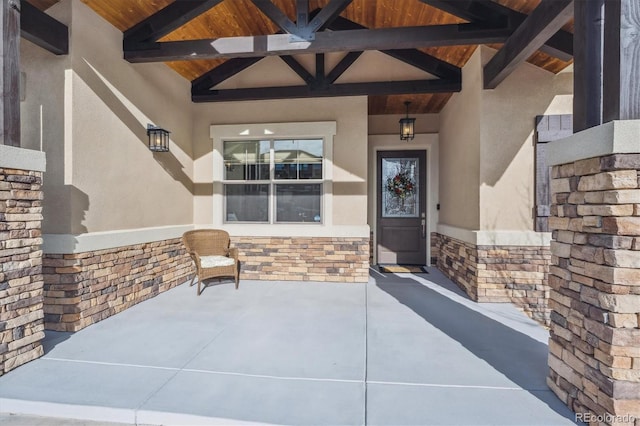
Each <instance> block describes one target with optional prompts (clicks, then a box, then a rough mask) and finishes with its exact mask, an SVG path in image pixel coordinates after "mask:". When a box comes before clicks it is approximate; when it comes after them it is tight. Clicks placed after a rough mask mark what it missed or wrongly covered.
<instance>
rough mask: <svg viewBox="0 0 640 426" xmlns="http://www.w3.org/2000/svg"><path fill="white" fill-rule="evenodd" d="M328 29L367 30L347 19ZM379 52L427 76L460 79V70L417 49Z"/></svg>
mask: <svg viewBox="0 0 640 426" xmlns="http://www.w3.org/2000/svg"><path fill="white" fill-rule="evenodd" d="M329 29H330V30H332V31H348V30H362V29H367V27H365V26H362V25H360V24H358V23H356V22H353V21H350V20H349V19H346V18H342V17H338V18H336V19H335V21H334V22H333V23H332V24H331V25H330V26H329ZM381 52H382V53H384V54H386V55H389V56H391V57H393V58H395V59H398V60H400V61H402V62H405V63H407V64H409V65H412V66H414V67H416V68H418V69H421V70H422V71H425V72H428V73H429V74H433V75H435V76H436V77H440V78H444V79H449V78H451V79H457V78H460V75H461V73H462V72H461V70H460V68H458V67H456V66H455V65H451V64H450V63H448V62H445V61H443V60H441V59H438V58H436V57H434V56H431V55H429V54H427V53H424V52H421V51H420V50H418V49H386V50H381Z"/></svg>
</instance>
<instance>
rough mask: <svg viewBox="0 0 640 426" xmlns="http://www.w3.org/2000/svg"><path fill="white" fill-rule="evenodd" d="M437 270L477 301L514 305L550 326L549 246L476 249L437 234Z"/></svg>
mask: <svg viewBox="0 0 640 426" xmlns="http://www.w3.org/2000/svg"><path fill="white" fill-rule="evenodd" d="M435 240H436V244H437V246H438V253H439V255H438V262H437V265H438V269H440V270H441V271H442V272H443V273H444V274H445V275H446V276H447V277H449V278H450V279H451V280H452V281H454V282H455V283H456V284H458V286H460V287H461V288H462V289H463V290H464V291H465V292H466V293H467V294H468V295H469V297H470V298H471V299H473V300H475V301H477V302H493V303H507V302H508V303H513V304H515V305H516V306H517V307H519V308H520V309H522V310H523V311H524V312H525V313H526V314H527V315H529V316H530V317H531V318H533V319H535V320H536V321H539V322H541V323H543V324H549V320H550V311H549V307H548V303H547V300H548V298H549V285H548V281H547V273H548V270H549V263H550V260H551V252H550V249H549V247H544V246H543V247H529V246H476V245H474V244H470V243H467V242H464V241H460V240H457V239H455V238H451V237H448V236H446V235H442V234H436V236H435Z"/></svg>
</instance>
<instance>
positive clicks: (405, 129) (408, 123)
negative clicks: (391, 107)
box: [400, 101, 416, 141]
mask: <svg viewBox="0 0 640 426" xmlns="http://www.w3.org/2000/svg"><path fill="white" fill-rule="evenodd" d="M410 104H411V102H409V101H405V102H404V105H405V106H406V107H407V116H406V117H405V118H401V119H400V140H403V141H408V140H411V139H413V136H414V135H415V134H414V130H413V126H414V124H415V122H416V119H415V118H410V117H409V105H410Z"/></svg>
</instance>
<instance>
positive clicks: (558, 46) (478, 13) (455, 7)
mask: <svg viewBox="0 0 640 426" xmlns="http://www.w3.org/2000/svg"><path fill="white" fill-rule="evenodd" d="M420 1H421V2H423V3H426V4H429V5H431V6H434V7H437V8H439V9H441V10H444V11H445V12H447V13H450V14H452V15H455V16H458V17H459V18H462V19H465V20H467V21H469V22H477V23H482V22H486V23H490V24H494V25H495V24H496V23H500V22H502V20H503V19H507V20H509V21H510V22H511V25H512V26H514V27H517V26H519V25H521V24H522V23H523V22H524V21H525V19H527V15H526V14H524V13H520V12H518V11H515V10H513V9H510V8H508V7H506V6H503V5H501V4H499V3H496V2H493V1H491V0H459V1H451V0H420ZM539 50H540V51H541V52H544V53H546V54H547V55H550V56H553V57H554V58H558V59H560V60H562V61H570V60H571V59H573V34H571V33H569V32H567V31H564V30H559V31H557V32H556V33H555V34H554V35H553V36H552V37H550V38H549V39H548V40H547V41H546V42H545V44H543V45H542V46H541V47H540V49H539Z"/></svg>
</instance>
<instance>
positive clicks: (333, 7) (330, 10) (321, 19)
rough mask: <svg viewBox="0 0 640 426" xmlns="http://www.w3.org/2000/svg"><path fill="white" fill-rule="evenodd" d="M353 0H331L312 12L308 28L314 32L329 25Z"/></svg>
mask: <svg viewBox="0 0 640 426" xmlns="http://www.w3.org/2000/svg"><path fill="white" fill-rule="evenodd" d="M352 1H353V0H331V1H330V2H329V4H328V5H326V6H325V7H323V8H322V9H320V11H318V12H316V13H314V14H313V15H312V16H313V18H312V19H311V22H310V23H309V29H310V30H311V31H313V32H316V31H318V30H320V29H322V28H326V27H328V26H330V25H331V24H332V23H333V22H334V21H335V20H336V19H337V18H338V16H340V14H341V13H342V11H343V10H345V9H346V8H347V6H349V5H350V4H351V2H352Z"/></svg>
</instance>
